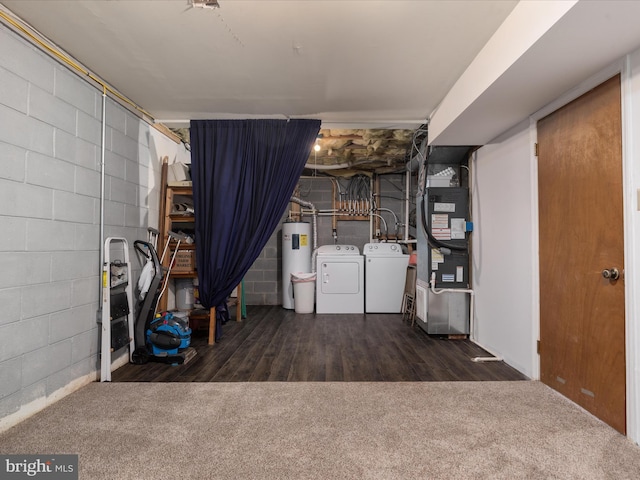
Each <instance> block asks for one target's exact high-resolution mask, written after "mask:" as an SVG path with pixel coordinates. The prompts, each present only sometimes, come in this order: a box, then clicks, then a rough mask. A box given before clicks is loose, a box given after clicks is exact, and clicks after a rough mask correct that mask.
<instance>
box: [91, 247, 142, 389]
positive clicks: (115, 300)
mask: <svg viewBox="0 0 640 480" xmlns="http://www.w3.org/2000/svg"><path fill="white" fill-rule="evenodd" d="M112 244H113V247H114V248H115V247H116V246H119V247H120V248H121V249H122V256H121V257H120V258H119V259H118V260H115V259H114V260H111V253H112V252H111V248H112ZM132 281H133V279H132V278H131V263H130V262H129V244H128V243H127V240H126V239H125V238H120V237H109V238H107V239H106V240H105V242H104V263H103V265H102V309H101V313H102V315H101V319H100V320H99V321H100V322H101V329H100V330H101V343H100V344H101V347H100V381H101V382H110V381H111V354H112V353H113V352H114V351H117V350H120V349H121V348H124V347H125V345H128V346H129V361H131V357H132V355H133V351H134V350H135V342H134V327H135V325H134V312H133V295H132V288H131V282H132ZM115 315H117V316H116V317H115V318H114V316H115ZM121 322H125V325H124V326H123V325H119V324H121ZM114 326H115V327H116V328H118V327H119V328H120V330H121V329H122V328H123V327H124V328H126V329H127V332H128V339H127V341H126V343H124V342H122V344H120V345H116V348H114V346H113V344H112V341H113V340H116V341H117V340H118V339H119V337H118V336H116V338H115V339H114V338H113V336H112V329H113V328H114ZM116 331H117V330H116ZM120 334H122V332H121V331H120Z"/></svg>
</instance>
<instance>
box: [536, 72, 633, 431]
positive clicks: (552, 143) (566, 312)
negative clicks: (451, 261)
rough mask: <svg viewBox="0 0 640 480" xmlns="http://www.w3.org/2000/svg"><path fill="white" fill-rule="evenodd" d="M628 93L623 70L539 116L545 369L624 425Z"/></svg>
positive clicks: (546, 377)
mask: <svg viewBox="0 0 640 480" xmlns="http://www.w3.org/2000/svg"><path fill="white" fill-rule="evenodd" d="M620 92H621V90H620V76H616V77H613V78H611V79H610V80H608V81H606V82H605V83H603V84H602V85H600V86H598V87H596V88H595V89H593V90H591V91H590V92H588V93H586V94H585V95H583V96H581V97H580V98H578V99H576V100H574V101H573V102H571V103H570V104H568V105H566V106H564V107H562V108H561V109H559V110H557V111H555V112H554V113H552V114H551V115H549V116H547V117H545V118H543V119H542V120H540V121H539V122H538V192H539V217H540V377H541V380H542V381H543V382H544V383H545V384H547V385H549V386H550V387H552V388H554V389H556V390H557V391H559V392H560V393H562V394H563V395H565V396H567V397H568V398H570V399H571V400H573V401H574V402H576V403H577V404H579V405H581V406H582V407H584V408H585V409H586V410H588V411H590V412H591V413H593V414H594V415H595V416H597V417H598V418H600V419H602V420H603V421H605V422H606V423H608V424H609V425H611V426H612V427H613V428H615V429H616V430H618V431H620V432H622V433H625V431H626V421H625V419H626V415H625V392H626V389H625V317H624V307H625V302H624V279H623V266H624V256H623V247H624V242H623V240H624V236H623V229H624V226H623V209H622V199H623V196H622V140H621V139H622V133H621V132H622V127H621V124H622V117H621V106H620V105H621V104H620ZM614 267H615V268H617V269H618V270H619V271H620V276H621V278H620V279H619V280H617V281H612V280H610V279H606V278H604V277H603V275H602V271H603V270H604V269H610V268H614Z"/></svg>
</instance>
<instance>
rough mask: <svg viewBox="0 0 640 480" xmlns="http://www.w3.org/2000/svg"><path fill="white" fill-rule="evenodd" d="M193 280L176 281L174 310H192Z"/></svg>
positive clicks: (181, 279) (182, 279)
mask: <svg viewBox="0 0 640 480" xmlns="http://www.w3.org/2000/svg"><path fill="white" fill-rule="evenodd" d="M193 302H194V296H193V280H191V279H190V278H180V279H177V280H176V308H177V309H178V310H191V309H192V308H193Z"/></svg>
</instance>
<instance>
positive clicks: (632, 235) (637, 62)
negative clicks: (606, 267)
mask: <svg viewBox="0 0 640 480" xmlns="http://www.w3.org/2000/svg"><path fill="white" fill-rule="evenodd" d="M622 95H623V101H622V115H623V137H622V141H623V158H624V162H623V164H624V169H623V172H624V196H625V197H624V206H625V212H624V213H625V215H624V221H625V297H626V304H627V305H626V322H627V331H626V341H627V343H626V352H627V436H629V438H631V439H632V440H634V441H635V442H636V443H638V442H640V294H639V293H638V292H639V290H638V287H639V286H640V165H638V162H639V161H640V141H638V138H640V50H636V51H635V52H633V53H631V54H630V55H628V56H627V58H626V59H625V64H624V67H623V76H622Z"/></svg>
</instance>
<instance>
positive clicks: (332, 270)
mask: <svg viewBox="0 0 640 480" xmlns="http://www.w3.org/2000/svg"><path fill="white" fill-rule="evenodd" d="M316 264H317V268H316V272H317V277H316V313H364V257H363V256H362V255H360V250H359V249H358V247H356V246H354V245H322V246H320V247H318V251H317V258H316Z"/></svg>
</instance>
